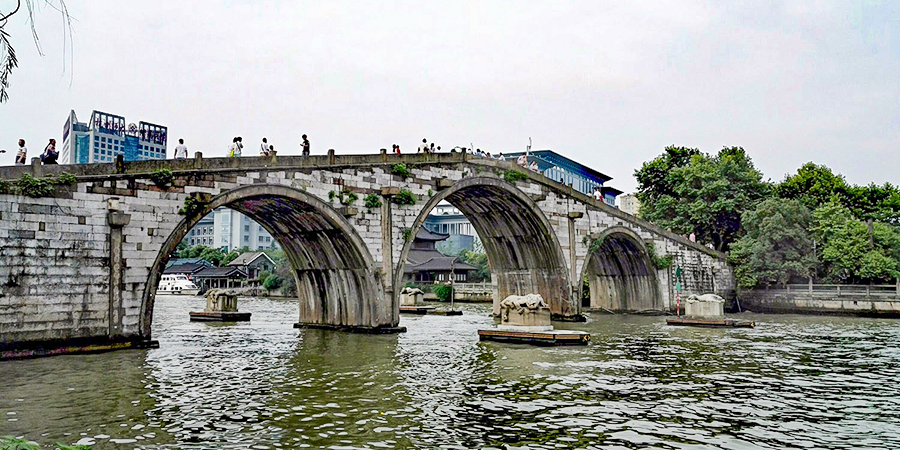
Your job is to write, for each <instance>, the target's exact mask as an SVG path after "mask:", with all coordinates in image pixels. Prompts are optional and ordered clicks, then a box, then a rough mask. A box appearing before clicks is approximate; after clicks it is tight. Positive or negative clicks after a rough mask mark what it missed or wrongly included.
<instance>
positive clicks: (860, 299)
mask: <svg viewBox="0 0 900 450" xmlns="http://www.w3.org/2000/svg"><path fill="white" fill-rule="evenodd" d="M729 309H731V310H733V311H739V310H741V311H753V312H757V313H784V314H790V313H794V314H839V315H854V316H870V317H900V294H898V287H897V286H837V285H828V286H815V285H814V286H812V287H809V286H806V285H794V286H792V287H791V288H789V289H752V290H743V289H742V290H739V291H738V294H737V301H736V302H734V303H732V305H731V308H729Z"/></svg>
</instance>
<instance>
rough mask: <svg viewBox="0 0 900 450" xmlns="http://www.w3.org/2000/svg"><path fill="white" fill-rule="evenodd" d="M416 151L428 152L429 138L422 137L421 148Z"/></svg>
mask: <svg viewBox="0 0 900 450" xmlns="http://www.w3.org/2000/svg"><path fill="white" fill-rule="evenodd" d="M416 153H428V139H422V145H420V146H419V150H418V151H416Z"/></svg>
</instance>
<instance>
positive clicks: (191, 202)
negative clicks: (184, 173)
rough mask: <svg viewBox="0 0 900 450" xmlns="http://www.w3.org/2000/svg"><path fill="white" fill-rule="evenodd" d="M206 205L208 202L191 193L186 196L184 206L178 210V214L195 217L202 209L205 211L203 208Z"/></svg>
mask: <svg viewBox="0 0 900 450" xmlns="http://www.w3.org/2000/svg"><path fill="white" fill-rule="evenodd" d="M205 207H206V203H204V202H202V201H201V200H200V199H199V198H197V197H195V196H193V195H189V196H187V197H185V198H184V206H183V207H182V208H181V209H179V210H178V214H181V215H182V216H186V217H194V216H196V215H197V214H198V213H200V211H203V208H205Z"/></svg>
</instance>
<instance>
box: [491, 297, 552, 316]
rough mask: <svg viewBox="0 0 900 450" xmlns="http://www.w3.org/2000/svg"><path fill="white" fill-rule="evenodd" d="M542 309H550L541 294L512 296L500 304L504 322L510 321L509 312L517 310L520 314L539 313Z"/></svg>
mask: <svg viewBox="0 0 900 450" xmlns="http://www.w3.org/2000/svg"><path fill="white" fill-rule="evenodd" d="M541 308H549V306H547V304H546V303H544V297H541V294H528V295H510V296H509V297H506V298H505V299H503V301H502V302H500V309H502V310H503V319H504V321H505V320H507V319H509V311H510V310H512V309H515V310H516V312H518V313H519V314H526V313H530V312H537V311H539V310H540V309H541Z"/></svg>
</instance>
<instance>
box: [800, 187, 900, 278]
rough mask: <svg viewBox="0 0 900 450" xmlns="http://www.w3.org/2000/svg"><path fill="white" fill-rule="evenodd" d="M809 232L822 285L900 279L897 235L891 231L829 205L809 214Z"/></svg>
mask: <svg viewBox="0 0 900 450" xmlns="http://www.w3.org/2000/svg"><path fill="white" fill-rule="evenodd" d="M810 231H811V232H812V236H813V239H815V241H816V245H817V247H818V248H819V249H820V250H819V255H820V259H821V261H822V264H823V268H822V276H823V278H824V280H825V281H829V282H833V283H879V282H891V281H893V280H894V279H896V278H897V277H898V276H900V233H898V232H897V230H896V229H894V228H893V227H891V226H889V225H887V224H883V223H878V222H870V223H869V224H867V223H866V222H863V221H862V220H860V219H858V218H856V217H854V216H853V213H852V211H850V209H849V208H847V207H845V206H843V205H840V204H838V203H837V202H829V203H826V204H824V205H822V206H820V207H819V208H817V209H816V210H815V211H813V223H812V226H811V228H810Z"/></svg>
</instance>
